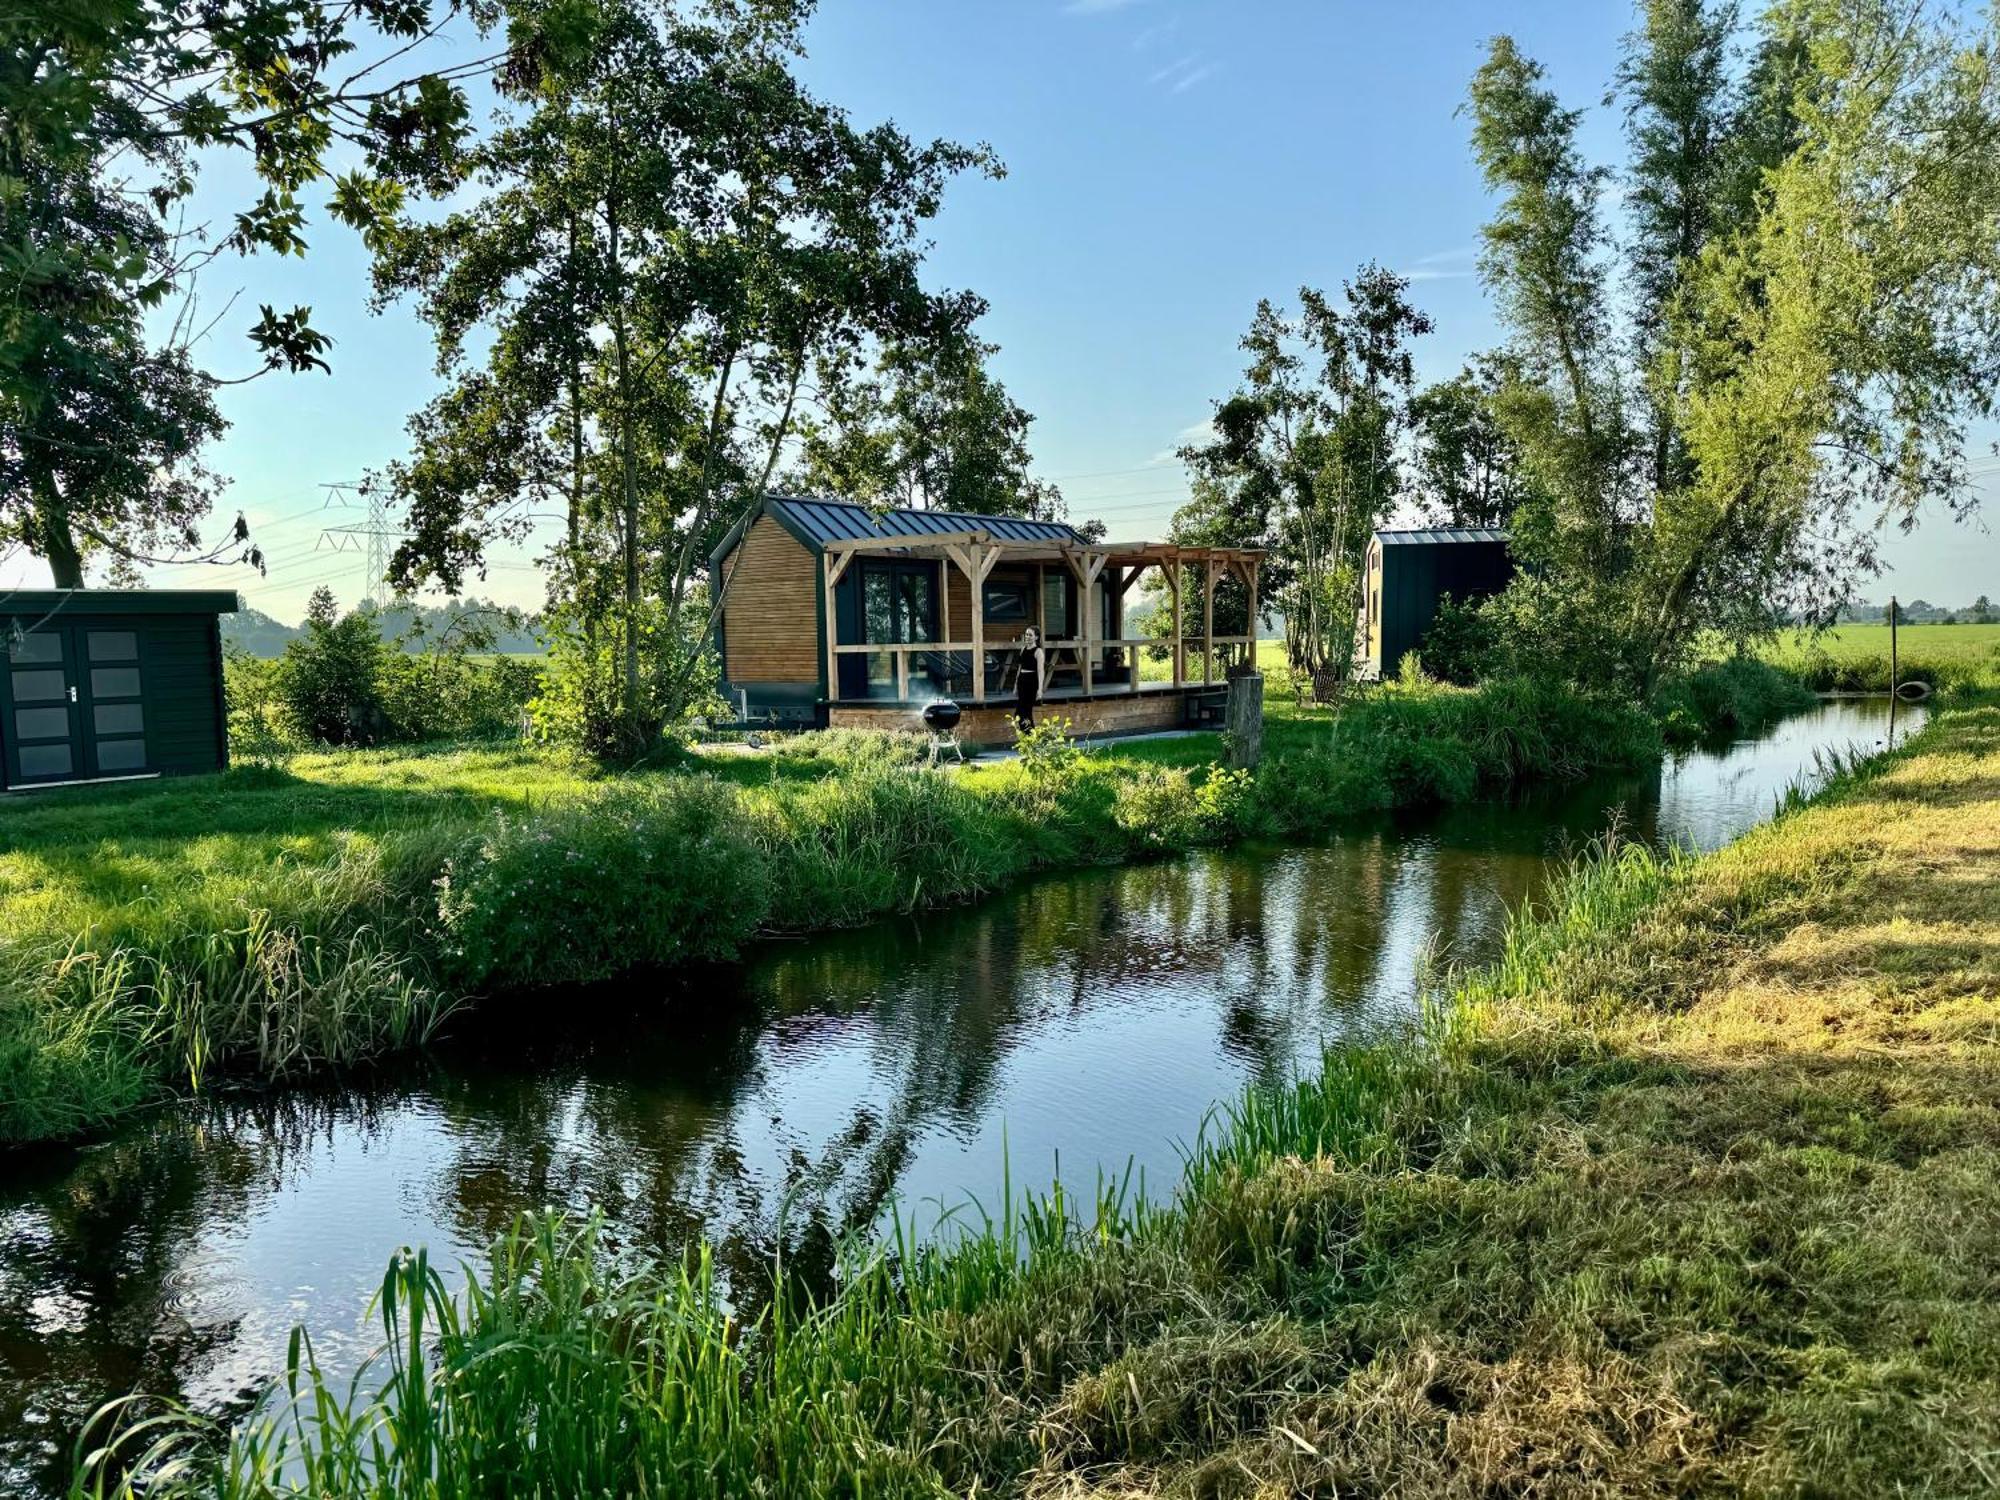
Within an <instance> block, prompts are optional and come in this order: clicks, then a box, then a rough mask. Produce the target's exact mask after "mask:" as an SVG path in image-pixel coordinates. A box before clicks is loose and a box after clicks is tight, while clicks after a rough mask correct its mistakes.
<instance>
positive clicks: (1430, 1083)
mask: <svg viewBox="0 0 2000 1500" xmlns="http://www.w3.org/2000/svg"><path fill="white" fill-rule="evenodd" d="M1996 1222H2000V695H1995V694H1993V693H1990V692H1989V693H1987V694H1986V695H1984V696H1981V697H1976V698H1969V699H1968V698H1965V697H1961V699H1960V700H1959V701H1958V702H1957V703H1955V704H1953V705H1952V706H1950V707H1948V708H1947V709H1945V710H1944V711H1943V712H1941V713H1939V714H1938V715H1937V716H1936V717H1935V718H1934V719H1933V721H1932V723H1931V724H1930V726H1929V727H1928V728H1927V729H1926V730H1925V731H1923V732H1922V733H1921V734H1919V735H1918V736H1917V737H1915V739H1914V740H1913V741H1912V742H1911V743H1909V744H1908V745H1907V746H1906V747H1904V748H1903V749H1901V750H1899V751H1896V752H1893V753H1891V754H1890V755H1888V756H1886V757H1883V758H1881V759H1880V760H1878V761H1876V762H1874V763H1872V764H1869V765H1866V766H1858V767H1852V768H1849V769H1848V770H1846V771H1845V772H1844V773H1842V774H1840V775H1838V776H1837V777H1835V778H1834V780H1833V781H1832V783H1831V784H1830V785H1829V786H1828V787H1827V788H1826V789H1825V790H1824V791H1823V792H1821V793H1820V794H1819V795H1818V796H1817V797H1816V798H1814V799H1811V800H1809V801H1808V800H1803V799H1795V800H1794V801H1793V803H1792V804H1791V805H1789V806H1788V807H1787V808H1786V809H1785V810H1784V811H1783V812H1782V813H1781V815H1780V816H1779V817H1778V818H1777V819H1776V820H1775V821H1774V822H1772V823H1771V824H1769V825H1767V826H1765V827H1764V828H1761V829H1759V830H1757V831H1755V832H1753V833H1752V834H1750V835H1748V836H1747V837H1745V838H1744V839H1742V840H1741V841H1739V842H1738V843H1737V844H1735V845H1732V846H1730V847H1729V848H1727V849H1725V850H1722V851H1720V852H1718V853H1716V854H1714V855H1712V856H1708V857H1706V858H1702V859H1699V860H1686V859H1661V858H1658V857H1655V856H1653V855H1651V854H1649V853H1647V852H1646V851H1644V850H1641V849H1636V848H1628V849H1625V850H1622V851H1615V852H1610V853H1607V854H1605V855H1604V856H1602V857H1600V858H1598V859H1596V860H1595V861H1592V862H1589V863H1587V864H1586V865H1584V866H1582V867H1580V868H1579V869H1578V870H1577V871H1576V873H1575V874H1574V875H1573V876H1572V877H1571V878H1570V880H1569V881H1568V882H1567V883H1566V884H1564V885H1563V886H1562V887H1560V888H1559V890H1558V891H1557V892H1556V893H1555V895H1554V896H1553V897H1552V899H1551V902H1550V905H1549V908H1548V909H1547V910H1545V911H1542V912H1539V913H1535V914H1530V915H1527V916H1524V917H1520V918H1517V920H1516V922H1515V923H1514V925H1513V927H1512V929H1511V932H1510V935H1509V938H1508V941H1507V944H1506V948H1505V951H1504V954H1503V957H1502V959H1501V960H1500V962H1499V963H1498V964H1497V965H1495V966H1494V967H1493V968H1491V969H1489V970H1486V971H1483V972H1480V973H1478V974H1475V975H1471V976H1468V977H1466V978H1464V979H1462V980H1459V981H1457V982H1455V983H1450V984H1447V985H1446V986H1445V987H1444V989H1443V991H1442V993H1441V994H1440V995H1439V996H1438V997H1437V1001H1436V1003H1435V1005H1434V1006H1433V1008H1432V1012H1431V1020H1430V1022H1429V1023H1428V1025H1427V1027H1426V1030H1425V1034H1424V1035H1423V1036H1421V1037H1419V1038H1412V1039H1410V1040H1409V1041H1406V1042H1401V1043H1384V1044H1382V1045H1379V1046H1374V1047H1367V1048H1350V1049H1343V1050H1341V1051H1338V1052H1334V1053H1330V1054H1329V1055H1328V1057H1327V1058H1326V1062H1325V1067H1324V1071H1323V1072H1322V1073H1320V1074H1319V1075H1318V1076H1316V1077H1314V1078H1312V1079H1309V1080H1306V1081H1304V1082H1302V1083H1301V1084H1299V1085H1297V1086H1296V1087H1293V1088H1290V1089H1282V1090H1266V1091H1261V1092H1256V1093H1253V1094H1251V1095H1249V1096H1248V1097H1246V1098H1245V1099H1244V1100H1242V1101H1241V1102H1240V1103H1239V1104H1238V1105H1237V1106H1236V1107H1235V1108H1234V1109H1233V1110H1232V1111H1231V1112H1230V1114H1229V1116H1228V1118H1227V1119H1226V1121H1225V1122H1223V1124H1222V1125H1221V1126H1220V1128H1218V1130H1217V1131H1215V1132H1214V1133H1212V1134H1211V1135H1210V1137H1209V1138H1208V1139H1207V1140H1206V1141H1205V1142H1204V1143H1203V1144H1202V1145H1201V1146H1200V1147H1199V1148H1198V1149H1197V1151H1196V1152H1195V1155H1194V1157H1193V1159H1192V1160H1191V1162H1190V1164H1189V1171H1188V1174H1187V1179H1186V1184H1185V1186H1184V1188H1183V1192H1182V1196H1181V1197H1180V1199H1179V1200H1178V1202H1177V1203H1176V1204H1175V1205H1174V1206H1172V1207H1171V1208H1164V1209H1163V1208H1159V1207H1154V1208H1151V1209H1148V1208H1146V1207H1144V1206H1143V1205H1137V1204H1135V1203H1133V1202H1132V1201H1131V1200H1130V1199H1129V1197H1127V1196H1126V1195H1125V1193H1124V1191H1123V1189H1122V1187H1121V1186H1120V1185H1118V1184H1101V1185H1100V1188H1099V1190H1098V1191H1097V1192H1096V1193H1095V1194H1086V1195H1084V1196H1083V1197H1082V1198H1081V1199H1078V1198H1074V1197H1070V1198H1064V1197H1061V1196H1058V1197H1056V1198H1053V1199H1043V1200H1038V1201H1035V1202H1031V1203H1029V1204H1027V1205H1025V1206H1023V1205H1021V1204H1018V1203H1011V1204H1008V1205H1005V1206H996V1210H995V1213H994V1216H993V1217H992V1218H990V1219H987V1220H985V1221H984V1223H983V1227H981V1221H980V1220H979V1218H978V1216H977V1215H974V1217H973V1221H972V1223H973V1232H972V1233H971V1235H970V1236H969V1237H965V1238H959V1239H957V1240H952V1239H950V1238H949V1237H948V1238H947V1240H946V1242H944V1243H943V1244H942V1245H936V1246H932V1247H930V1248H923V1247H921V1246H919V1244H918V1243H917V1242H915V1241H913V1240H909V1239H906V1238H898V1239H896V1240H895V1241H894V1242H893V1243H891V1244H890V1245H887V1246H881V1247H876V1246H867V1245H858V1244H857V1245H856V1246H854V1247H852V1249H851V1250H850V1253H849V1257H848V1260H847V1262H846V1270H845V1275H844V1277H843V1278H842V1279H841V1280H840V1282H839V1283H838V1284H836V1285H835V1286H833V1287H826V1286H820V1287H816V1288H815V1287H807V1286H802V1285H799V1284H797V1283H795V1282H792V1281H790V1280H788V1279H787V1278H786V1277H785V1276H784V1274H783V1273H782V1272H780V1273H778V1280H777V1282H776V1284H775V1288H774V1292H773V1294H772V1295H771V1296H770V1297H769V1298H768V1300H767V1301H765V1302H763V1303H762V1304H754V1303H746V1302H745V1300H744V1298H743V1295H742V1293H741V1291H740V1289H739V1291H738V1292H736V1293H734V1294H732V1300H731V1301H729V1302H727V1303H726V1302H725V1301H724V1299H723V1297H722V1295H721V1294H720V1292H719V1291H718V1289H717V1288H716V1286H715V1285H714V1283H713V1280H712V1277H711V1275H710V1273H709V1267H708V1263H707V1262H706V1260H705V1259H703V1258H701V1257H700V1256H694V1257H692V1258H691V1259H690V1260H689V1262H688V1263H687V1264H686V1265H685V1266H667V1267H654V1268H651V1269H646V1268H642V1267H635V1266H634V1265H633V1264H632V1263H631V1262H630V1261H629V1260H625V1259H620V1258H618V1257H614V1256H612V1255H611V1254H610V1253H609V1252H608V1251H607V1250H606V1249H605V1247H603V1246H602V1245H600V1244H598V1243H597V1242H596V1241H595V1239H594V1236H593V1235H592V1234H591V1232H590V1231H589V1229H588V1227H587V1226H585V1227H579V1226H575V1225H565V1224H562V1223H560V1222H542V1223H537V1224H530V1225H528V1226H526V1227H525V1228H524V1230H523V1231H522V1232H521V1234H520V1235H519V1236H518V1237H517V1238H515V1239H513V1240H511V1241H509V1242H508V1243H507V1244H505V1245H503V1246H502V1247H501V1249H500V1250H499V1251H498V1252H497V1254H496V1257H495V1260H494V1263H493V1264H492V1265H491V1266H490V1267H489V1268H487V1269H485V1270H484V1271H483V1272H482V1274H481V1275H480V1277H479V1278H478V1279H477V1281H476V1282H475V1286H474V1289H473V1291H472V1293H471V1294H470V1295H469V1297H468V1298H467V1299H465V1300H455V1299H452V1298H450V1297H448V1296H446V1295H445V1293H444V1290H443V1285H442V1283H441V1282H440V1281H438V1280H437V1279H436V1278H435V1276H434V1275H433V1274H432V1273H431V1272H430V1271H429V1269H428V1268H427V1267H426V1266H425V1265H424V1263H423V1262H422V1260H421V1258H401V1259H399V1260H398V1261H397V1262H396V1263H395V1265H393V1266H392V1268H391V1270H390V1273H389V1276H388V1277H387V1279H386V1280H385V1284H384V1298H385V1308H386V1310H387V1312H388V1314H389V1317H390V1322H391V1328H392V1332H393V1334H394V1337H393V1338H392V1340H391V1349H390V1352H389V1353H388V1354H387V1355H385V1363H384V1365H383V1367H382V1369H381V1370H380V1371H379V1372H378V1374H380V1375H382V1376H384V1377H386V1379H384V1380H382V1381H380V1382H375V1383H368V1384H365V1386H364V1388H365V1389H366V1390H368V1391H369V1392H370V1393H371V1394H367V1395H361V1396H355V1395H351V1394H347V1393H346V1392H345V1391H344V1389H342V1388H341V1387H339V1386H337V1385H335V1384H333V1383H331V1382H328V1381H323V1380H322V1379H321V1378H320V1376H319V1374H318V1372H316V1371H315V1370H314V1369H313V1368H312V1365H311V1362H310V1360H309V1359H308V1358H305V1357H303V1356H302V1357H301V1358H300V1361H299V1364H298V1367H297V1369H296V1371H295V1375H294V1380H295V1391H296V1395H297V1396H298V1397H299V1398H300V1401H299V1404H298V1407H297V1410H296V1421H292V1420H290V1419H289V1418H286V1417H284V1416H283V1414H282V1412H281V1414H280V1415H281V1419H280V1420H276V1421H273V1422H269V1423H262V1422H259V1423H252V1424H251V1425H249V1426H248V1427H246V1428H244V1429H241V1430H239V1431H238V1432H237V1433H236V1434H235V1435H234V1437H233V1439H231V1440H229V1442H228V1445H227V1459H226V1462H225V1463H224V1465H223V1467H221V1468H220V1469H215V1468H210V1467H206V1466H205V1464H204V1462H203V1460H202V1459H201V1458H200V1456H199V1455H201V1454H202V1453H204V1452H206V1453H208V1454H210V1455H213V1454H214V1452H215V1451H216V1450H215V1449H214V1448H213V1447H209V1448H203V1447H202V1446H201V1444H203V1443H205V1442H208V1441H209V1439H208V1437H206V1436H205V1435H204V1434H203V1433H202V1432H201V1431H200V1429H199V1428H192V1429H187V1428H181V1429H165V1430H163V1429H154V1430H150V1431H146V1432H142V1433H141V1434H139V1436H138V1438H137V1442H138V1444H139V1445H140V1446H141V1447H143V1446H144V1445H145V1444H146V1443H147V1442H149V1441H151V1440H152V1439H153V1438H156V1437H160V1436H161V1435H162V1432H163V1431H166V1432H168V1433H170V1435H169V1436H167V1438H166V1441H165V1445H164V1446H163V1447H162V1448H160V1449H159V1450H156V1452H155V1453H154V1455H153V1458H154V1460H155V1461H156V1462H168V1461H171V1460H172V1459H173V1458H175V1457H193V1458H194V1459H195V1463H194V1466H193V1467H192V1468H190V1469H188V1470H186V1471H184V1472H183V1473H181V1474H180V1475H179V1476H175V1475H174V1474H172V1473H171V1472H163V1471H161V1470H159V1469H157V1468H155V1469H154V1470H153V1471H152V1472H153V1473H154V1474H155V1475H156V1476H157V1477H158V1478H159V1480H160V1483H158V1484H157V1485H156V1486H155V1487H154V1488H152V1489H149V1490H146V1493H148V1494H151V1495H161V1494H168V1493H176V1492H186V1493H199V1494H212V1493H219V1494H222V1495H226V1496H237V1495H252V1494H255V1495H263V1494H267V1493H297V1494H307V1493H312V1494H319V1493H339V1494H355V1495H370V1496H382V1497H389V1496H396V1497H402V1496H415V1495H420V1494H421V1495H433V1494H463V1493H473V1492H479V1493H491V1492H495V1491H505V1492H509V1493H558V1492H560V1493H599V1492H604V1493H610V1492H615V1491H621V1490H639V1489H642V1490H645V1491H647V1492H658V1493H669V1492H671V1493H685V1494H699V1495H717V1496H719V1495H736V1494H749V1493H770V1494H785V1495H788V1496H830V1495H854V1494H868V1495H872V1496H902V1495H910V1496H927V1497H932V1496H943V1495H953V1494H966V1493H981V1494H996V1495H1024V1496H1025V1495H1033V1496H1052V1495H1063V1496H1079V1497H1080V1496H1131V1495H1140V1494H1147V1495H1155V1494H1158V1495H1184V1496H1280V1495H1299V1494H1313V1495H1350V1494H1362V1495H1373V1496H1382V1497H1417V1496H1423V1497H1434V1496H1445V1497H1454V1496H1463V1497H1472V1496H1492V1495H1497V1494H1506V1495H1530V1494H1532V1495H1550V1496H1579V1497H1606V1500H1609V1497H1613V1496H1620V1497H1624V1496H1661V1497H1666V1496H1689V1495H1717V1496H1722V1495H1729V1496H1737V1495H1753V1496H1800V1495H1825V1496H1836V1495H1838V1496H1847V1495H1855V1496H1861V1495H1870V1496H1872V1495H1889V1494H1895V1495H1906V1496H1939V1497H1943V1496H1969V1495H1977V1494H1990V1493H1992V1492H1993V1490H1994V1481H1995V1467H1994V1466H1995V1462H1996V1460H1995V1455H1996V1453H2000V1299H1996V1298H1995V1297H1994V1295H1993V1289H1994V1287H1995V1286H1996V1285H2000V1236H1996V1235H1995V1234H1994V1233H1993V1232H1992V1230H1993V1225H1994V1224H1995V1223H1996ZM758 1305H761V1308H762V1310H761V1311H758V1312H753V1310H752V1309H753V1307H755V1306H758ZM432 1335H435V1336H436V1338H437V1345H436V1358H435V1360H434V1361H432V1362H430V1363H426V1362H425V1361H423V1360H421V1359H416V1358H412V1357H411V1355H410V1353H409V1351H410V1350H412V1349H416V1348H419V1347H422V1340H423V1339H424V1338H426V1337H429V1336H432ZM377 1392H379V1394H377ZM189 1443H193V1444H194V1445H195V1446H194V1447H192V1448H190V1447H189V1446H188V1444H189ZM378 1443H379V1445H380V1446H379V1447H378V1446H377V1445H378ZM135 1451H136V1450H135ZM110 1482H115V1480H113V1481H110Z"/></svg>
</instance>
